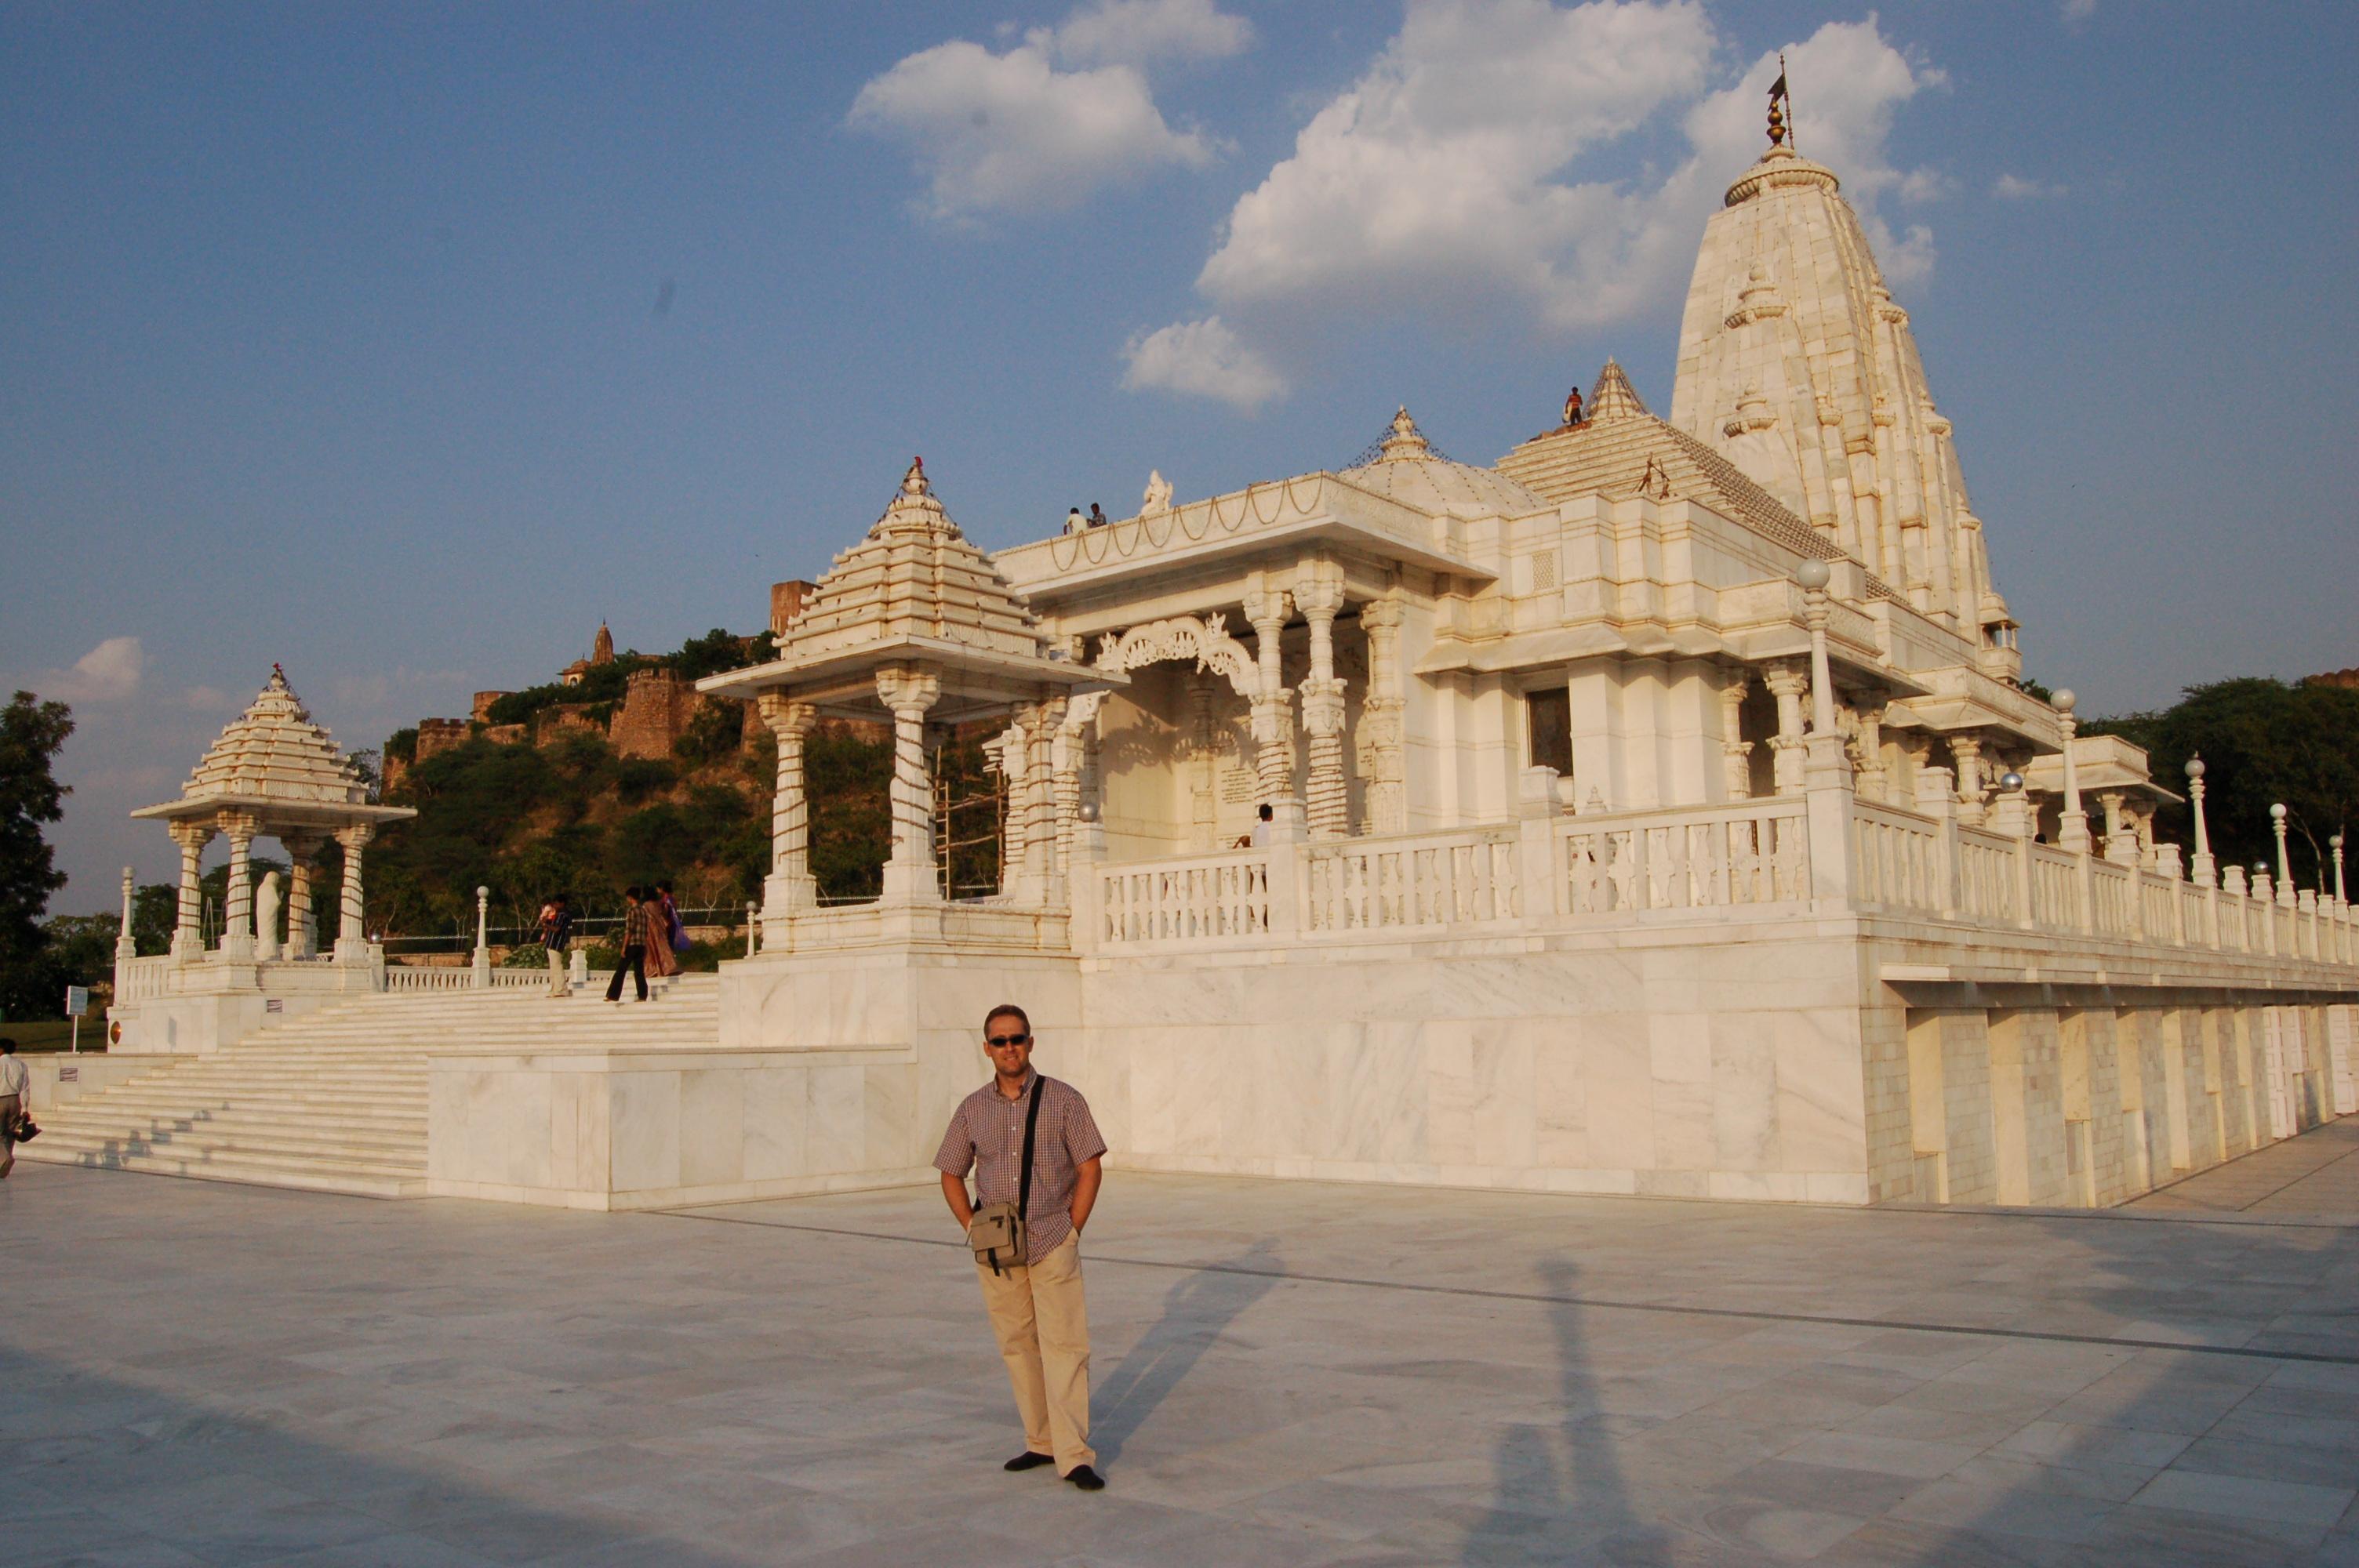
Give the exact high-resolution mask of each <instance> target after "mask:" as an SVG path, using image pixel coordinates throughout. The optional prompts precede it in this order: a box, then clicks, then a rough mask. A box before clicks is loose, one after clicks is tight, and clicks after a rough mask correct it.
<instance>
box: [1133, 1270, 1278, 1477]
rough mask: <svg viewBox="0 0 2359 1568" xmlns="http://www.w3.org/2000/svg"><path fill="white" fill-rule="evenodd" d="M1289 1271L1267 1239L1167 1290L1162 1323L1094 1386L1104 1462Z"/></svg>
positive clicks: (1156, 1321)
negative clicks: (1286, 1270) (1240, 1318)
mask: <svg viewBox="0 0 2359 1568" xmlns="http://www.w3.org/2000/svg"><path fill="white" fill-rule="evenodd" d="M1284 1269H1285V1265H1284V1263H1283V1262H1282V1261H1281V1260H1279V1258H1278V1255H1277V1246H1276V1244H1275V1243H1273V1242H1272V1241H1271V1240H1270V1239H1269V1238H1266V1237H1265V1238H1262V1239H1261V1240H1259V1241H1256V1242H1255V1243H1254V1245H1253V1247H1252V1248H1251V1249H1249V1250H1247V1251H1245V1252H1241V1253H1239V1254H1238V1255H1237V1256H1236V1257H1234V1258H1230V1259H1224V1260H1221V1261H1220V1262H1217V1263H1214V1264H1212V1265H1210V1266H1209V1267H1206V1268H1204V1269H1201V1270H1198V1271H1194V1272H1191V1273H1188V1274H1184V1275H1182V1276H1181V1277H1180V1281H1179V1282H1178V1283H1177V1284H1175V1285H1173V1286H1172V1287H1171V1289H1170V1291H1169V1292H1168V1293H1166V1294H1165V1296H1164V1298H1163V1311H1162V1314H1161V1315H1160V1316H1158V1318H1157V1319H1156V1320H1155V1325H1154V1326H1153V1327H1152V1328H1149V1329H1148V1330H1147V1333H1146V1334H1145V1335H1143V1336H1140V1338H1139V1341H1138V1343H1137V1344H1136V1345H1134V1346H1131V1347H1130V1353H1129V1354H1128V1355H1126V1356H1125V1357H1123V1358H1122V1364H1121V1365H1120V1366H1118V1367H1116V1368H1114V1374H1113V1376H1111V1377H1109V1378H1108V1379H1106V1380H1105V1382H1104V1383H1103V1384H1102V1385H1101V1386H1099V1387H1098V1388H1097V1389H1096V1390H1094V1392H1093V1399H1092V1401H1091V1402H1092V1403H1093V1405H1094V1406H1095V1407H1096V1408H1095V1410H1094V1411H1093V1416H1092V1420H1091V1423H1090V1436H1091V1438H1092V1440H1093V1444H1094V1445H1095V1447H1096V1448H1097V1451H1098V1458H1099V1461H1100V1463H1101V1464H1103V1465H1112V1464H1113V1463H1114V1461H1115V1460H1117V1459H1119V1458H1121V1457H1122V1447H1123V1444H1125V1443H1126V1442H1128V1441H1129V1439H1130V1438H1131V1436H1132V1435H1133V1434H1134V1433H1136V1432H1137V1431H1138V1429H1139V1427H1140V1426H1141V1425H1143V1424H1145V1422H1146V1421H1147V1417H1148V1416H1150V1415H1152V1414H1154V1413H1155V1409H1156V1407H1157V1406H1158V1405H1160V1404H1161V1403H1162V1402H1163V1400H1165V1398H1166V1397H1167V1396H1169V1394H1170V1392H1171V1390H1174V1389H1176V1388H1178V1387H1179V1386H1180V1382H1181V1380H1182V1379H1185V1378H1186V1377H1187V1376H1188V1374H1189V1372H1190V1371H1191V1370H1193V1369H1194V1368H1195V1365H1196V1363H1197V1362H1198V1361H1199V1360H1201V1359H1202V1357H1203V1355H1204V1352H1205V1351H1207V1350H1209V1349H1211V1348H1212V1346H1213V1345H1214V1344H1215V1343H1216V1342H1217V1341H1218V1340H1219V1339H1220V1337H1221V1336H1222V1335H1223V1333H1225V1332H1226V1331H1227V1329H1228V1326H1229V1325H1231V1324H1233V1323H1234V1322H1235V1321H1236V1320H1237V1318H1238V1317H1239V1316H1240V1315H1241V1314H1244V1312H1245V1309H1246V1308H1248V1307H1250V1306H1252V1305H1253V1304H1254V1303H1256V1302H1257V1301H1259V1300H1261V1299H1262V1298H1263V1297H1264V1296H1266V1295H1267V1294H1269V1292H1271V1291H1273V1290H1275V1289H1277V1286H1278V1285H1279V1284H1280V1283H1282V1282H1283V1281H1284V1279H1285V1273H1284Z"/></svg>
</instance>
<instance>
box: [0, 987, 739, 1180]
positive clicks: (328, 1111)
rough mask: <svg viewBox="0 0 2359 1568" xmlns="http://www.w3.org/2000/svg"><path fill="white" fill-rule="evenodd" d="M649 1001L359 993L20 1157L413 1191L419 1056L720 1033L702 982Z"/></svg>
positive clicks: (61, 1115) (72, 1108) (419, 1173)
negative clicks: (446, 1051)
mask: <svg viewBox="0 0 2359 1568" xmlns="http://www.w3.org/2000/svg"><path fill="white" fill-rule="evenodd" d="M653 986H654V990H655V994H654V999H653V1000H650V1001H648V1002H647V1003H638V1002H627V1001H626V1002H625V1003H623V1004H621V1005H619V1006H610V1005H609V1004H608V1003H607V1002H606V1000H605V999H604V997H603V994H602V993H600V992H599V991H597V990H596V989H578V990H576V991H575V993H574V994H573V995H572V996H571V997H569V998H565V999H563V1000H559V999H556V998H552V997H549V996H547V995H545V994H541V993H538V992H533V991H523V992H519V991H514V990H487V991H478V990H440V991H418V992H409V993H402V992H391V993H379V994H376V995H372V996H366V997H361V998H357V999H355V1000H352V1001H348V1002H344V1003H342V1004H340V1005H337V1006H334V1007H327V1008H321V1009H320V1010H319V1011H316V1012H310V1013H306V1014H304V1015H303V1016H301V1017H299V1018H293V1019H289V1020H288V1021H287V1022H283V1023H277V1024H273V1025H270V1026H269V1027H266V1028H264V1029H260V1030H257V1031H256V1032H255V1033H252V1034H249V1035H247V1036H246V1037H245V1039H243V1040H240V1041H238V1042H237V1043H236V1044H232V1045H227V1046H224V1047H223V1048H222V1049H221V1050H219V1051H215V1052H212V1053H211V1054H207V1055H202V1056H186V1057H176V1058H173V1059H171V1060H169V1061H166V1062H162V1063H159V1064H158V1066H157V1067H156V1068H155V1070H154V1071H152V1072H147V1073H142V1074H139V1075H138V1076H136V1077H132V1078H127V1079H125V1080H124V1081H123V1082H121V1083H119V1084H115V1085H114V1086H112V1087H108V1088H106V1089H103V1090H101V1091H99V1092H97V1093H94V1094H91V1095H87V1096H85V1097H83V1098H81V1099H78V1100H75V1101H73V1102H72V1103H71V1104H68V1105H60V1106H54V1107H52V1108H49V1109H47V1110H44V1111H41V1112H40V1113H39V1115H38V1119H39V1121H40V1123H41V1129H42V1130H41V1136H40V1137H39V1138H38V1140H36V1141H33V1142H31V1143H24V1144H19V1145H17V1149H16V1154H17V1157H18V1158H19V1159H23V1160H27V1161H41V1162H48V1163H50V1164H58V1165H82V1166H86V1167H90V1168H93V1169H103V1170H110V1171H139V1172H146V1173H151V1174H156V1175H168V1176H195V1177H200V1178H202V1179H205V1180H210V1181H221V1182H245V1183H247V1184H254V1185H258V1186H271V1187H299V1188H305V1189H308V1190H310V1191H314V1192H329V1193H348V1194H353V1195H361V1196H367V1197H388V1198H395V1197H418V1196H422V1195H424V1194H425V1192H426V1114H427V1113H426V1090H427V1054H428V1053H429V1051H431V1050H433V1049H436V1048H438V1047H439V1048H442V1049H449V1048H451V1047H454V1046H464V1047H468V1048H474V1049H489V1050H508V1049H513V1050H518V1051H528V1050H537V1049H549V1048H553V1047H559V1046H582V1045H591V1046H601V1045H603V1046H610V1047H614V1048H617V1049H629V1048H648V1049H657V1050H662V1049H693V1048H695V1047H698V1046H711V1045H712V1044H715V1043H716V1042H717V1041H718V1039H719V1037H720V1028H721V1011H720V985H719V980H718V978H717V977H715V976H712V975H679V976H674V977H672V978H671V979H668V980H662V981H657V982H653Z"/></svg>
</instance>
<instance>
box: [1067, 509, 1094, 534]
mask: <svg viewBox="0 0 2359 1568" xmlns="http://www.w3.org/2000/svg"><path fill="white" fill-rule="evenodd" d="M1088 526H1089V523H1088V521H1087V520H1086V519H1084V518H1083V517H1082V509H1081V508H1080V507H1078V506H1075V507H1070V508H1068V509H1067V510H1066V513H1065V532H1066V533H1068V534H1078V533H1080V532H1081V531H1082V529H1084V528H1086V527H1088Z"/></svg>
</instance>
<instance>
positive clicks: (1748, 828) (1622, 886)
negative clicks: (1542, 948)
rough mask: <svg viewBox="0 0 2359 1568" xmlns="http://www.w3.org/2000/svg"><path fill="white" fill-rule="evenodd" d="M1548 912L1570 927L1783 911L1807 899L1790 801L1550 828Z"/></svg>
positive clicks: (1802, 828) (1568, 821)
mask: <svg viewBox="0 0 2359 1568" xmlns="http://www.w3.org/2000/svg"><path fill="white" fill-rule="evenodd" d="M1554 838H1555V839H1556V846H1557V849H1556V857H1555V860H1556V869H1557V871H1558V876H1557V879H1556V882H1557V886H1556V897H1555V899H1554V901H1553V903H1554V906H1555V907H1554V910H1553V913H1554V914H1559V915H1567V916H1571V917H1573V918H1575V919H1581V918H1587V917H1594V916H1598V915H1611V914H1624V915H1627V914H1640V913H1645V912H1652V911H1664V910H1692V909H1716V908H1734V907H1739V906H1755V905H1768V904H1791V903H1802V902H1805V901H1807V900H1808V899H1810V897H1811V894H1812V888H1811V882H1810V825H1809V822H1808V820H1807V818H1806V816H1805V814H1804V810H1803V803H1802V800H1801V798H1800V797H1799V796H1798V795H1784V796H1775V797H1772V798H1769V799H1766V800H1748V801H1738V802H1734V803H1731V804H1728V805H1723V806H1682V807H1673V808H1670V809H1669V810H1663V811H1650V812H1641V813H1625V814H1621V815H1609V816H1574V817H1569V818H1562V819H1559V820H1558V821H1557V822H1556V824H1555V832H1554Z"/></svg>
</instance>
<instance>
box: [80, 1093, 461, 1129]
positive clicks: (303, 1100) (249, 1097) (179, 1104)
mask: <svg viewBox="0 0 2359 1568" xmlns="http://www.w3.org/2000/svg"><path fill="white" fill-rule="evenodd" d="M425 1106H427V1094H425V1085H420V1087H418V1092H415V1094H377V1092H368V1094H353V1092H335V1089H316V1092H309V1094H278V1092H243V1094H226V1092H220V1089H210V1087H193V1085H191V1087H184V1089H130V1087H125V1089H118V1092H114V1094H94V1097H90V1098H78V1101H73V1104H71V1106H57V1108H54V1110H49V1115H57V1118H71V1115H78V1113H81V1115H114V1113H132V1110H136V1113H142V1115H187V1113H193V1110H205V1113H217V1110H229V1108H243V1110H271V1113H278V1115H335V1113H342V1115H368V1118H425ZM36 1120H38V1118H36ZM42 1125H48V1122H42Z"/></svg>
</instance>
